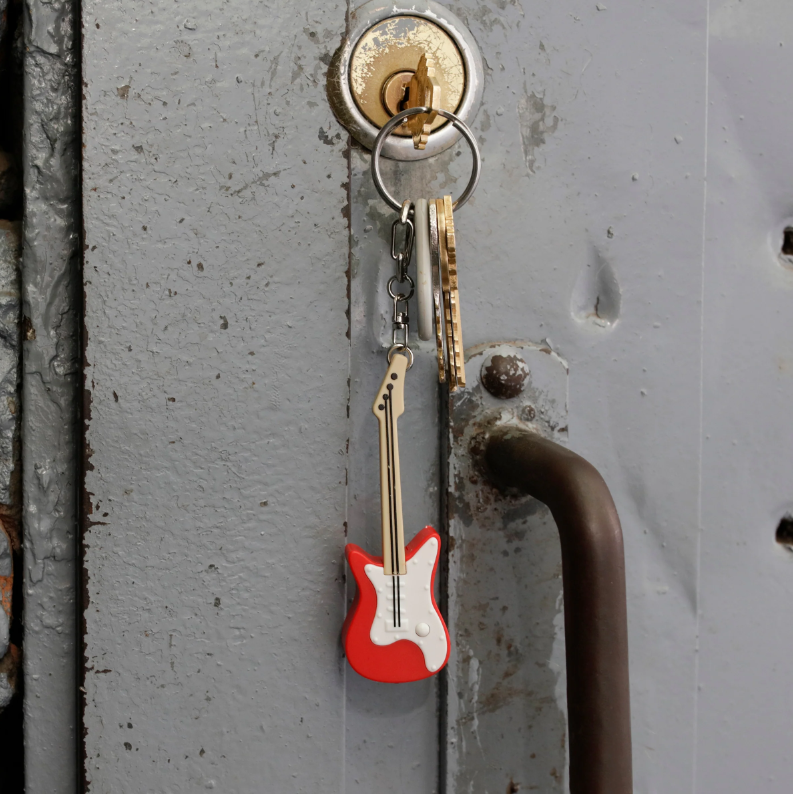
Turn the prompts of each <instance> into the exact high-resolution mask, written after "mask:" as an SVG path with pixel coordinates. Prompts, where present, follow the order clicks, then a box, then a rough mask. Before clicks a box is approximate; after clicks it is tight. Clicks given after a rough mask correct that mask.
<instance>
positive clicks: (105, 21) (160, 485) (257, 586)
mask: <svg viewBox="0 0 793 794" xmlns="http://www.w3.org/2000/svg"><path fill="white" fill-rule="evenodd" d="M83 14H84V23H85V24H84V28H85V31H86V36H85V50H84V76H85V80H86V88H85V104H84V122H85V136H86V137H85V146H86V148H85V172H84V186H85V191H84V212H85V234H86V239H85V243H86V246H87V250H86V255H85V277H86V332H87V336H88V339H87V361H88V369H87V379H88V386H89V388H90V390H91V417H90V422H89V425H88V430H87V440H88V443H89V445H90V447H91V449H92V450H93V454H92V457H91V464H92V469H91V470H90V471H88V472H87V474H86V483H85V485H86V490H87V491H88V499H89V500H90V503H91V508H92V511H93V512H92V514H91V516H90V519H91V521H92V523H91V526H90V528H88V529H87V531H86V536H85V545H86V552H85V565H86V569H87V588H88V596H89V598H90V603H89V605H88V607H87V609H86V612H85V619H86V631H87V634H86V665H87V668H88V672H87V674H86V679H85V688H86V690H87V696H86V699H87V703H86V712H85V727H86V755H87V760H86V765H87V777H88V780H89V782H90V790H91V792H93V793H94V794H100V793H101V792H111V791H112V792H142V791H152V792H153V791H157V792H160V791H162V792H190V793H191V794H192V792H195V791H198V790H204V789H215V790H217V791H222V792H252V791H262V790H267V791H273V792H281V791H282V792H306V793H311V794H313V793H314V792H317V791H326V790H331V791H332V790H335V791H337V790H339V789H340V788H341V787H342V785H343V776H344V765H343V763H342V760H341V759H342V758H343V750H344V728H343V726H344V719H345V702H344V677H345V662H344V659H343V658H342V654H341V650H340V644H339V631H340V627H341V621H342V618H343V614H344V558H343V547H344V539H345V538H344V534H345V532H344V522H345V518H346V516H345V494H346V445H347V438H348V420H347V399H348V392H349V385H348V374H349V363H348V362H349V350H350V343H349V340H348V337H347V331H348V319H347V315H346V308H347V288H348V286H347V275H346V271H347V268H348V229H347V226H348V221H347V220H346V218H345V213H346V212H347V210H345V205H346V204H347V188H346V182H347V180H348V178H349V177H348V167H347V162H346V159H345V156H344V142H343V141H342V136H341V135H337V132H338V131H337V130H336V128H335V127H334V122H333V120H332V116H331V112H330V110H329V108H328V106H327V102H326V98H325V93H324V73H325V69H326V66H325V64H326V63H327V61H328V60H329V57H330V54H331V53H332V51H333V49H334V48H335V47H336V46H337V44H338V41H339V32H340V30H341V29H342V28H343V25H344V16H345V7H344V6H343V5H341V4H339V3H326V2H308V3H302V4H300V7H299V12H297V11H296V8H295V6H294V5H293V4H290V3H283V2H278V3H251V2H240V1H239V0H235V1H234V2H232V3H229V4H226V5H222V6H218V5H216V4H207V3H205V4H195V3H193V4H190V5H189V6H188V5H184V6H182V5H177V6H174V5H168V6H166V5H163V4H160V3H149V4H145V5H143V6H138V5H130V4H123V5H120V4H117V5H109V4H107V3H98V2H87V3H84V5H83ZM328 137H329V138H330V140H328V142H327V143H323V142H322V141H323V139H327V138H328Z"/></svg>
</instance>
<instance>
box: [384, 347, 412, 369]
mask: <svg viewBox="0 0 793 794" xmlns="http://www.w3.org/2000/svg"><path fill="white" fill-rule="evenodd" d="M394 353H401V354H402V355H404V356H407V360H408V369H410V368H411V367H412V366H413V351H412V350H411V349H410V348H409V347H408V346H407V345H403V344H402V343H399V342H398V343H397V344H395V345H391V347H389V348H388V363H389V364H390V363H391V359H392V358H393V357H394Z"/></svg>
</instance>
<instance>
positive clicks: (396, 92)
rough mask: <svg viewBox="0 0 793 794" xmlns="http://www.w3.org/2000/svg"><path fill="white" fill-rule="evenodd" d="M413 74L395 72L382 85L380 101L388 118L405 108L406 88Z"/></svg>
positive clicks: (407, 71) (411, 72) (410, 72)
mask: <svg viewBox="0 0 793 794" xmlns="http://www.w3.org/2000/svg"><path fill="white" fill-rule="evenodd" d="M414 74H415V72H413V71H409V70H405V71H403V72H395V73H394V74H392V75H391V77H389V78H388V79H387V80H386V81H385V83H383V91H382V95H381V99H382V101H383V107H384V108H385V109H386V111H387V112H388V115H389V116H396V114H397V113H399V112H400V111H402V110H405V109H406V108H407V101H408V86H409V85H410V81H411V79H412V77H413V75H414Z"/></svg>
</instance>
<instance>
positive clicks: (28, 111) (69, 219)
mask: <svg viewBox="0 0 793 794" xmlns="http://www.w3.org/2000/svg"><path fill="white" fill-rule="evenodd" d="M75 13H76V4H75V3H73V2H70V0H63V1H60V0H56V2H51V3H43V2H38V0H30V2H27V3H26V4H25V13H24V17H25V63H24V71H25V75H24V93H25V119H24V126H25V131H24V185H25V216H24V250H23V260H22V264H23V267H22V311H23V314H24V315H25V317H26V318H27V322H26V326H27V328H28V330H27V333H26V336H25V341H24V343H23V361H22V399H23V405H24V411H23V418H22V460H23V464H22V477H23V505H22V508H23V511H22V521H23V530H24V588H25V648H24V672H25V744H26V752H25V764H26V785H27V791H28V794H39V792H41V794H44V793H45V792H46V794H55V793H57V792H72V791H74V788H75V786H76V738H77V737H76V731H75V727H76V703H77V691H76V688H77V677H76V665H75V661H76V648H75V638H76V623H75V603H76V598H75V582H76V570H75V543H76V514H77V477H76V462H77V461H76V452H77V444H76V436H77V405H78V403H77V396H78V388H79V382H80V364H79V346H78V330H79V305H80V301H79V295H80V292H79V291H80V283H79V276H80V270H79V253H80V252H79V234H78V231H79V229H78V218H79V213H78V207H79V205H78V197H77V175H78V164H79V159H78V158H79V140H78V138H77V136H78V135H79V131H78V129H79V128H78V125H77V117H78V114H77V109H78V105H77V97H76V92H77V77H78V67H77V64H78V58H77V52H76V37H75V30H74V23H75V21H76V19H75V16H74V15H75Z"/></svg>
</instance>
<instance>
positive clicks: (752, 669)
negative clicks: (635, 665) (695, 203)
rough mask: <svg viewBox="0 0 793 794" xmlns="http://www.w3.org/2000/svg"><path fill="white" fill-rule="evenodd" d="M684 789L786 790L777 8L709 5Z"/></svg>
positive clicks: (785, 65)
mask: <svg viewBox="0 0 793 794" xmlns="http://www.w3.org/2000/svg"><path fill="white" fill-rule="evenodd" d="M710 32H711V40H710V91H709V103H708V108H709V116H708V141H707V146H708V149H707V151H708V171H707V184H708V188H707V205H706V206H707V223H706V225H705V235H704V322H703V327H704V337H703V363H704V373H703V392H702V399H703V429H702V433H703V435H702V445H703V455H702V540H701V558H700V567H699V593H700V601H699V615H700V623H699V670H698V691H699V697H698V700H699V704H698V720H697V731H698V736H699V742H698V752H697V756H696V757H697V770H696V772H697V774H696V785H697V788H698V790H700V791H703V792H705V791H708V790H711V791H712V790H714V789H715V786H714V785H713V781H718V782H722V786H721V790H723V791H725V792H730V794H732V792H735V793H736V794H738V792H744V791H764V792H773V794H782V793H783V792H788V791H790V780H791V761H793V752H791V748H790V745H789V742H788V741H786V739H785V736H789V735H790V733H791V728H792V727H793V707H792V706H793V703H791V697H790V680H789V679H790V659H791V656H793V639H792V638H791V637H792V635H791V630H790V620H789V609H788V607H789V605H790V603H791V600H793V554H791V553H790V551H788V549H787V548H786V547H784V546H780V545H778V544H776V543H774V534H775V530H776V527H777V524H778V522H779V520H780V519H781V518H782V517H783V516H784V515H785V514H786V513H787V514H789V513H792V512H793V431H792V430H791V421H790V414H791V405H793V311H792V310H791V307H792V306H793V270H791V269H790V267H791V262H790V261H789V259H782V258H780V256H779V253H780V247H781V244H782V232H783V229H784V227H785V226H786V225H788V224H791V220H793V181H792V180H791V173H793V152H791V149H790V145H789V140H790V136H789V131H790V123H791V112H790V108H789V106H788V105H787V104H786V103H784V102H782V101H781V98H782V94H781V91H783V90H784V86H786V85H787V84H788V83H789V76H790V74H791V73H793V7H791V5H790V4H789V3H784V2H778V3H775V2H769V1H768V0H766V1H765V2H761V3H756V4H752V6H750V7H748V8H744V7H743V4H741V3H738V2H736V0H730V1H729V2H725V1H724V0H719V1H718V2H712V3H711V20H710Z"/></svg>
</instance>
